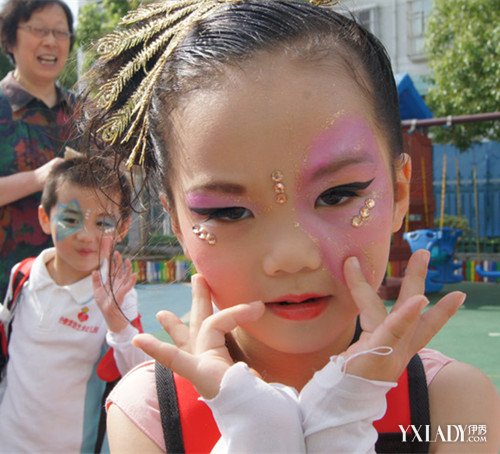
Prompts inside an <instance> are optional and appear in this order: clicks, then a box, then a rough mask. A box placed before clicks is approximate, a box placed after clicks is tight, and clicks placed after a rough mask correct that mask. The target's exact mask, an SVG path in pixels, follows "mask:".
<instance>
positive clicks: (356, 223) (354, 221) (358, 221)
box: [351, 216, 363, 227]
mask: <svg viewBox="0 0 500 454" xmlns="http://www.w3.org/2000/svg"><path fill="white" fill-rule="evenodd" d="M362 223H363V219H361V218H360V217H359V216H354V217H353V218H352V220H351V224H352V226H353V227H359V226H360V225H361V224H362Z"/></svg>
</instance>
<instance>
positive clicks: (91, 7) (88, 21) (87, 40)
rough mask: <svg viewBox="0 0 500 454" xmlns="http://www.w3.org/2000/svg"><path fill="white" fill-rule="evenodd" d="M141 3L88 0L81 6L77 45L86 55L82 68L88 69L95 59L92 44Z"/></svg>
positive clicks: (134, 0)
mask: <svg viewBox="0 0 500 454" xmlns="http://www.w3.org/2000/svg"><path fill="white" fill-rule="evenodd" d="M140 3H141V1H140V0H102V1H101V2H95V1H93V2H88V3H85V4H84V5H83V6H81V7H80V10H79V12H78V27H77V30H76V36H77V41H76V45H77V46H78V47H80V49H81V50H82V52H83V55H84V58H83V64H82V70H86V69H88V67H89V66H90V65H91V64H92V61H93V60H94V57H95V54H94V52H93V51H92V45H93V44H94V43H95V42H96V41H97V40H98V39H99V38H101V37H102V36H104V35H105V34H106V33H109V32H110V31H112V30H113V29H114V28H115V27H116V26H117V24H118V22H119V21H120V19H121V18H122V17H123V16H124V15H125V14H126V13H127V12H128V11H130V10H131V9H135V8H137V7H138V6H139V5H140Z"/></svg>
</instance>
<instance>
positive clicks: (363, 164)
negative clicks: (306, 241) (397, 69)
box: [296, 117, 394, 283]
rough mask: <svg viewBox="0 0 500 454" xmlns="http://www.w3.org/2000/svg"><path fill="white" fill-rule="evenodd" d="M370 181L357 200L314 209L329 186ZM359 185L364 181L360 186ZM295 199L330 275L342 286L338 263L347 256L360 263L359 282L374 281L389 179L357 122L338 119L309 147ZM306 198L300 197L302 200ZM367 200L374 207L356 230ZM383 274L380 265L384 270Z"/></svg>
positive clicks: (383, 240) (381, 256)
mask: <svg viewBox="0 0 500 454" xmlns="http://www.w3.org/2000/svg"><path fill="white" fill-rule="evenodd" d="M365 177H366V180H367V179H368V178H374V180H373V182H372V183H371V184H370V186H369V187H368V188H367V189H366V190H364V191H363V192H362V193H361V195H359V196H357V197H350V198H349V199H347V200H346V201H345V203H341V204H339V205H333V206H315V202H316V198H317V197H318V196H319V195H320V194H321V192H322V191H325V190H327V189H329V188H331V187H335V186H337V185H339V184H346V183H349V182H354V181H360V180H361V181H363V179H365ZM366 180H365V181H366ZM298 192H299V193H300V194H297V197H296V200H297V204H296V208H297V215H298V219H299V222H300V224H301V225H302V226H303V228H304V230H305V231H306V232H307V233H308V234H309V235H310V237H311V238H313V239H314V240H315V242H316V243H317V244H318V247H319V248H320V250H321V254H322V257H323V262H324V264H325V266H326V267H327V268H328V270H329V272H330V273H331V274H332V276H333V277H334V278H335V279H337V280H339V281H341V282H345V280H344V277H343V263H344V261H345V259H346V258H347V257H350V256H356V257H358V259H359V260H360V263H361V266H362V269H363V272H364V274H365V277H366V278H367V279H368V280H369V281H370V282H374V283H375V281H376V280H378V279H379V278H380V274H381V272H380V271H379V270H377V271H375V268H380V264H381V263H384V262H383V260H386V259H387V253H388V249H389V243H390V235H391V230H392V216H393V203H394V201H393V197H394V195H393V191H392V179H391V175H390V172H389V169H388V168H387V165H386V164H385V162H384V159H383V156H382V152H381V151H380V149H379V147H378V144H377V140H376V138H375V136H374V134H373V132H372V130H371V128H370V127H369V125H368V124H367V122H366V120H364V119H362V118H359V119H358V118H355V117H350V118H341V119H340V120H335V122H334V123H333V124H332V125H331V126H330V127H329V128H328V129H327V130H324V131H323V132H322V133H321V134H320V135H319V136H318V137H317V138H315V139H314V140H313V142H312V145H311V148H310V153H309V154H308V156H307V157H306V159H305V165H304V167H303V170H302V172H301V175H300V179H299V185H298ZM305 194H306V196H304V195H305ZM367 198H373V199H374V200H375V202H376V204H375V207H373V208H372V209H371V210H370V216H369V218H368V219H366V220H364V221H363V224H362V225H361V226H359V227H353V225H352V219H353V217H355V216H357V215H359V212H360V209H361V208H362V207H363V206H364V203H365V200H366V199H367ZM384 271H385V265H384Z"/></svg>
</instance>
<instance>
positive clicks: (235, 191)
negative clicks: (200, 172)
mask: <svg viewBox="0 0 500 454" xmlns="http://www.w3.org/2000/svg"><path fill="white" fill-rule="evenodd" d="M186 192H187V193H188V194H195V193H197V192H220V193H223V194H232V195H244V194H246V192H247V190H246V188H245V187H244V186H242V185H240V184H236V183H227V182H222V181H213V182H210V183H204V184H202V185H198V186H193V187H192V188H189V189H188V190H187V191H186Z"/></svg>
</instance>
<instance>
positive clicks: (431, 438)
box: [399, 424, 487, 443]
mask: <svg viewBox="0 0 500 454" xmlns="http://www.w3.org/2000/svg"><path fill="white" fill-rule="evenodd" d="M399 430H401V434H402V437H403V442H404V443H406V442H410V443H411V442H427V443H433V442H436V441H440V442H444V443H465V442H467V443H485V442H486V432H487V428H486V425H485V424H468V425H461V424H447V425H445V426H437V427H436V430H435V432H433V431H432V430H431V426H430V425H421V426H415V425H413V424H412V425H410V426H406V427H405V426H402V425H401V424H400V425H399Z"/></svg>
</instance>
